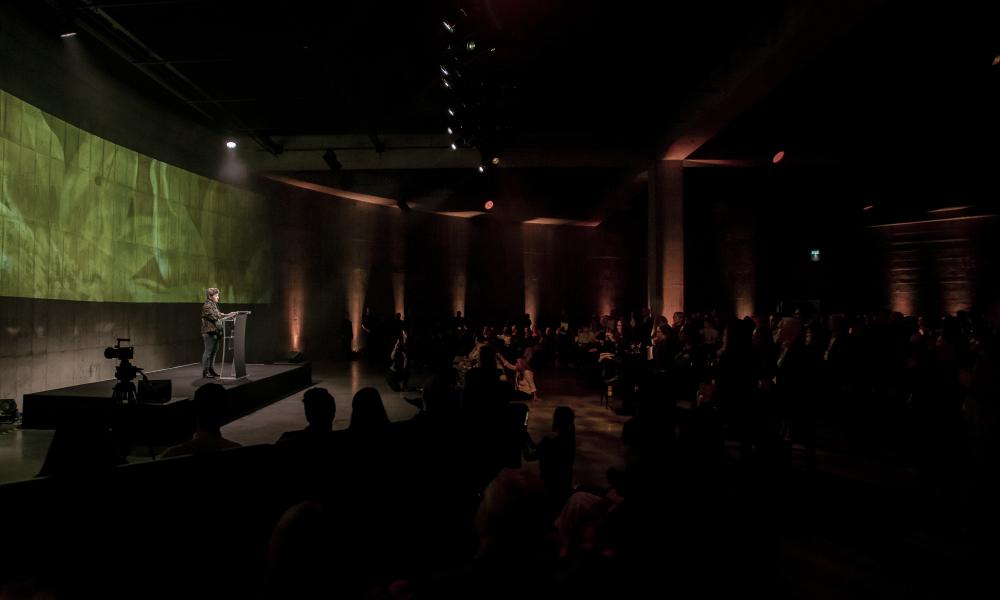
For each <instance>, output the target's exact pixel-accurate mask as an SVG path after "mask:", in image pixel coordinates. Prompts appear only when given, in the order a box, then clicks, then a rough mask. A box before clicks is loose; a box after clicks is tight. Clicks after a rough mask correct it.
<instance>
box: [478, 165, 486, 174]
mask: <svg viewBox="0 0 1000 600" xmlns="http://www.w3.org/2000/svg"><path fill="white" fill-rule="evenodd" d="M479 172H480V173H485V172H486V167H484V166H483V165H479Z"/></svg>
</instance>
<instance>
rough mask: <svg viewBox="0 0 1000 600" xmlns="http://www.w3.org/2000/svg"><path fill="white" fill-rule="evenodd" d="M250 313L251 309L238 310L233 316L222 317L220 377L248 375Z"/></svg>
mask: <svg viewBox="0 0 1000 600" xmlns="http://www.w3.org/2000/svg"><path fill="white" fill-rule="evenodd" d="M249 314H250V311H249V310H238V311H236V312H234V313H233V315H232V316H230V317H226V318H224V319H222V366H221V367H220V369H219V374H220V377H219V379H242V378H244V377H246V376H247V361H246V332H247V316H248V315H249ZM227 364H228V365H229V373H228V374H227V373H226V365H227Z"/></svg>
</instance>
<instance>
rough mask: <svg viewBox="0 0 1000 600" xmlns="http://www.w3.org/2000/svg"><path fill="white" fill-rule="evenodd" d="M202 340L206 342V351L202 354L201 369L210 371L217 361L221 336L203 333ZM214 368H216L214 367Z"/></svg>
mask: <svg viewBox="0 0 1000 600" xmlns="http://www.w3.org/2000/svg"><path fill="white" fill-rule="evenodd" d="M201 340H202V342H204V344H205V352H204V353H202V355H201V371H202V373H206V372H208V370H209V369H212V365H213V364H214V363H215V353H216V352H218V350H219V338H217V337H216V336H214V335H211V334H208V333H203V334H201ZM213 370H214V369H213Z"/></svg>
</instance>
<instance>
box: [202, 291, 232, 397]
mask: <svg viewBox="0 0 1000 600" xmlns="http://www.w3.org/2000/svg"><path fill="white" fill-rule="evenodd" d="M207 296H208V299H206V300H205V304H203V305H202V306H201V340H202V342H203V343H204V345H205V351H204V352H203V353H202V355H201V376H202V377H204V378H206V379H214V378H216V377H218V376H219V374H218V373H216V372H215V369H213V368H212V366H213V365H214V363H215V353H216V352H217V351H218V350H219V338H221V337H222V327H223V325H222V319H225V318H226V317H231V316H233V315H234V314H235V313H226V314H222V313H221V312H220V311H219V288H208V294H207Z"/></svg>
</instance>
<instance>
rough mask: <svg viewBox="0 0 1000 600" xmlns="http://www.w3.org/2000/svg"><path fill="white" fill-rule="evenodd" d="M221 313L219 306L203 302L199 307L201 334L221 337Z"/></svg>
mask: <svg viewBox="0 0 1000 600" xmlns="http://www.w3.org/2000/svg"><path fill="white" fill-rule="evenodd" d="M220 321H222V313H221V312H220V311H219V305H218V304H216V303H215V302H212V301H211V300H205V304H203V305H202V306H201V332H202V333H203V334H205V333H210V334H212V335H222V323H221V322H220Z"/></svg>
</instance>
